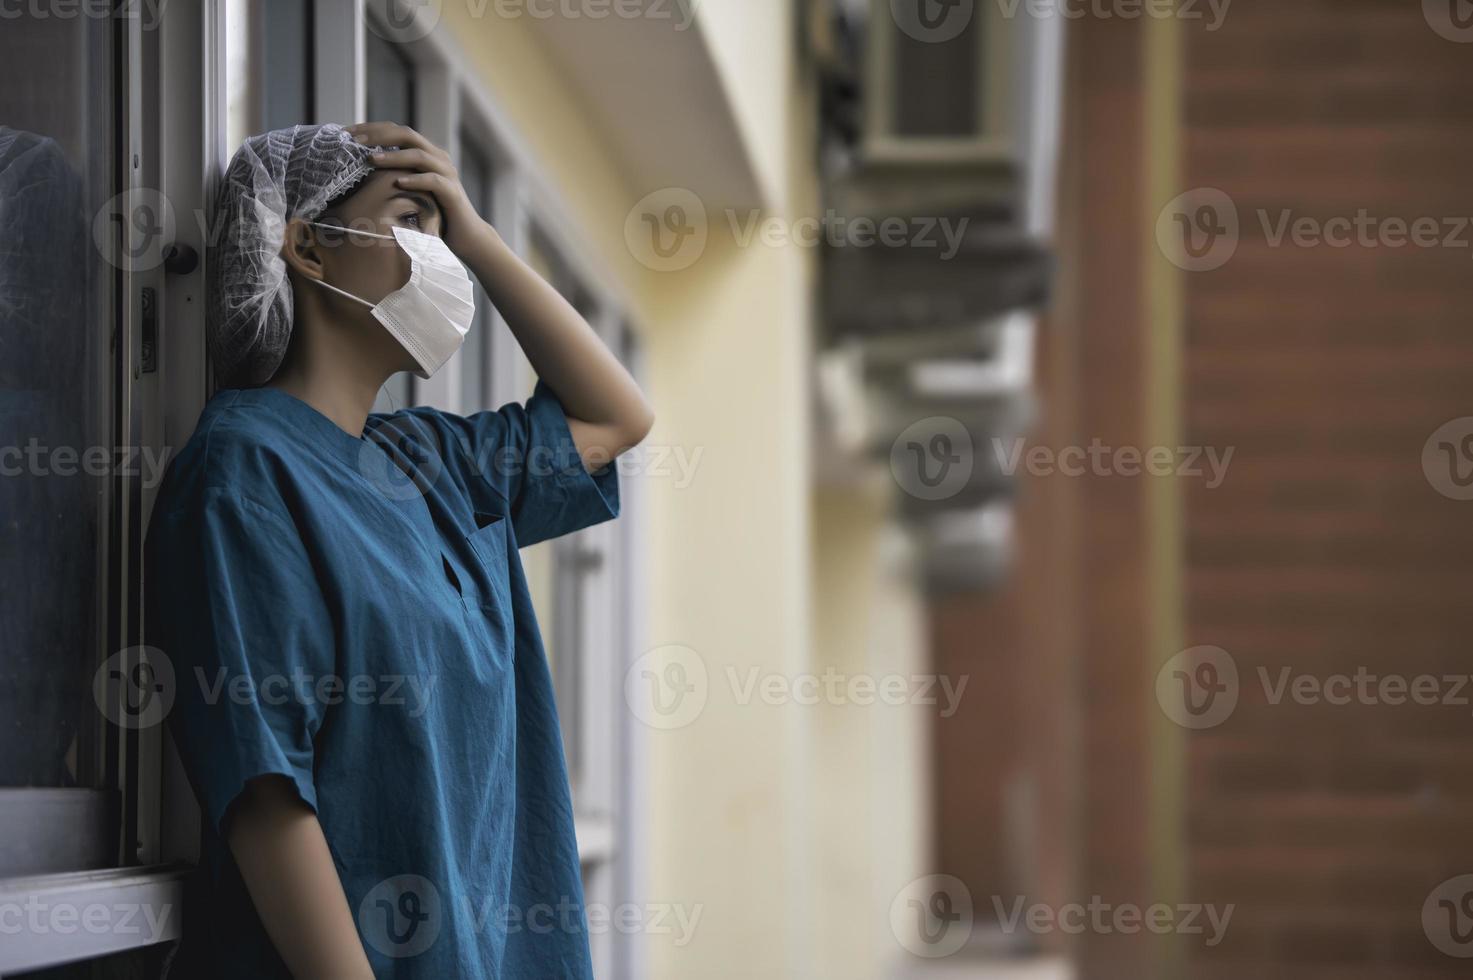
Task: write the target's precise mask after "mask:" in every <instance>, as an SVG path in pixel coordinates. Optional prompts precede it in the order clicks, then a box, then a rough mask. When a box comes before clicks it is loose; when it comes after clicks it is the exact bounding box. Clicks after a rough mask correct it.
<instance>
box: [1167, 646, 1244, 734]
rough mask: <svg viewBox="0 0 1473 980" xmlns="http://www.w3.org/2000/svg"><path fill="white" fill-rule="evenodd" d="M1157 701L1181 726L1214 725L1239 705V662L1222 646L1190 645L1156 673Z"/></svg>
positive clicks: (1195, 727)
mask: <svg viewBox="0 0 1473 980" xmlns="http://www.w3.org/2000/svg"><path fill="white" fill-rule="evenodd" d="M1156 700H1157V702H1159V703H1160V705H1161V710H1162V711H1164V712H1166V717H1168V718H1170V719H1171V720H1172V721H1174V722H1176V723H1177V724H1178V725H1180V726H1182V727H1183V728H1191V729H1203V728H1216V727H1217V726H1218V725H1221V724H1222V723H1223V722H1225V721H1227V720H1228V718H1230V717H1231V716H1232V713H1233V710H1234V709H1236V708H1237V706H1238V665H1237V663H1236V662H1235V661H1234V660H1233V658H1232V656H1231V655H1230V654H1229V653H1228V652H1227V651H1226V650H1224V649H1223V648H1222V647H1214V646H1200V647H1189V648H1187V649H1185V650H1183V651H1182V652H1181V653H1178V654H1177V655H1176V656H1174V657H1172V658H1171V659H1170V660H1168V661H1166V664H1165V666H1163V667H1162V668H1161V670H1160V671H1159V672H1157V674H1156Z"/></svg>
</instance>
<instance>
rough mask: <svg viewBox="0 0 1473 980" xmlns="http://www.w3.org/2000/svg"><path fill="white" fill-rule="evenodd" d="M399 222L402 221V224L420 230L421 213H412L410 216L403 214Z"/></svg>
mask: <svg viewBox="0 0 1473 980" xmlns="http://www.w3.org/2000/svg"><path fill="white" fill-rule="evenodd" d="M399 220H400V221H402V222H404V223H405V224H407V225H410V226H412V227H415V228H418V227H419V212H418V211H410V212H409V213H408V214H401V215H400V216H399Z"/></svg>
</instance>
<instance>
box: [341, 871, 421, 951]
mask: <svg viewBox="0 0 1473 980" xmlns="http://www.w3.org/2000/svg"><path fill="white" fill-rule="evenodd" d="M440 922H441V915H440V892H439V890H438V889H436V888H435V886H434V884H433V883H431V882H430V881H429V879H427V878H421V877H420V876H419V875H396V876H395V877H393V878H389V879H386V880H384V881H381V882H379V883H378V884H377V885H374V886H373V888H372V889H370V890H369V892H368V894H367V895H365V896H363V901H362V902H361V903H359V905H358V931H359V932H360V933H362V935H363V938H364V940H365V941H366V942H367V943H368V944H369V945H370V946H372V947H373V948H374V949H376V950H378V951H379V952H380V953H383V954H384V955H385V956H392V957H394V958H395V959H402V958H404V957H408V956H418V955H419V954H420V953H423V952H424V951H425V950H427V949H429V948H430V946H431V945H433V944H434V942H435V940H436V939H438V938H439V936H440Z"/></svg>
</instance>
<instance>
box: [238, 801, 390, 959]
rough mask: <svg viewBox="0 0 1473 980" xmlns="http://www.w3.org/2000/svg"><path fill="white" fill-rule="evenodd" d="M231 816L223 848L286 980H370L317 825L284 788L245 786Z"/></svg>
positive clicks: (308, 811)
mask: <svg viewBox="0 0 1473 980" xmlns="http://www.w3.org/2000/svg"><path fill="white" fill-rule="evenodd" d="M231 814H232V816H231V819H230V821H229V825H228V828H227V833H226V837H227V843H228V844H229V845H230V850H231V852H232V853H233V854H234V855H235V863H236V865H237V866H238V867H239V868H240V875H241V878H243V879H244V880H245V884H246V889H247V890H248V891H249V892H250V893H251V901H252V902H253V903H254V904H255V906H256V913H257V914H258V915H259V916H260V917H261V922H262V924H263V925H265V926H266V933H267V935H269V936H270V937H271V942H272V943H273V944H275V946H276V951H277V952H278V953H279V954H281V958H282V959H283V960H284V961H285V962H286V965H287V967H288V968H290V969H291V971H292V975H293V976H296V977H310V978H314V980H315V978H318V977H322V978H328V980H338V978H343V980H372V977H373V971H372V970H371V969H370V968H369V966H368V956H367V955H366V954H365V953H364V952H363V943H362V942H361V941H360V940H359V938H358V927H357V926H356V925H355V924H354V922H353V913H352V911H351V910H350V909H349V908H348V899H347V896H346V895H345V894H344V893H343V883H342V881H341V880H340V879H339V878H338V871H337V867H336V866H335V865H334V864H333V860H332V854H331V853H330V852H329V851H328V849H327V839H326V838H325V837H323V835H322V825H321V824H319V823H318V822H317V815H316V814H315V813H313V812H312V808H311V807H309V806H307V804H305V803H303V802H302V799H301V797H299V796H297V791H296V790H295V789H294V788H293V787H292V785H291V783H290V782H288V780H287V779H286V778H285V777H278V776H265V777H262V778H259V779H253V780H251V781H250V782H249V783H247V784H246V788H245V790H244V791H242V793H241V795H240V798H239V799H238V800H236V802H235V804H234V806H233V807H231Z"/></svg>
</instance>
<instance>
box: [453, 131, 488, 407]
mask: <svg viewBox="0 0 1473 980" xmlns="http://www.w3.org/2000/svg"><path fill="white" fill-rule="evenodd" d="M459 169H460V182H461V183H462V184H463V185H464V186H465V193H466V196H467V197H469V198H470V202H471V207H473V208H475V209H476V213H477V214H479V215H480V216H481V217H482V218H484V219H486V220H487V221H491V220H492V213H491V182H492V179H493V177H492V171H491V160H490V157H489V156H487V154H485V153H483V152H482V151H481V148H480V147H479V146H478V145H477V144H476V142H475V139H474V137H472V136H470V135H469V134H467V133H462V134H461V136H460V165H459ZM490 332H491V301H490V299H489V298H488V297H487V296H486V293H485V290H483V289H482V288H481V284H480V282H477V283H476V322H475V323H473V324H472V325H471V332H470V333H469V334H468V335H467V336H466V338H465V348H464V349H463V350H462V351H461V355H460V366H461V367H460V370H461V391H462V392H463V396H464V399H465V405H466V408H467V410H468V411H475V410H477V409H481V408H491V407H493V406H492V405H491V392H490V390H489V388H490V385H489V384H488V378H489V372H488V371H487V369H486V368H487V364H486V356H487V349H488V348H489V347H490V346H491V336H490Z"/></svg>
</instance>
